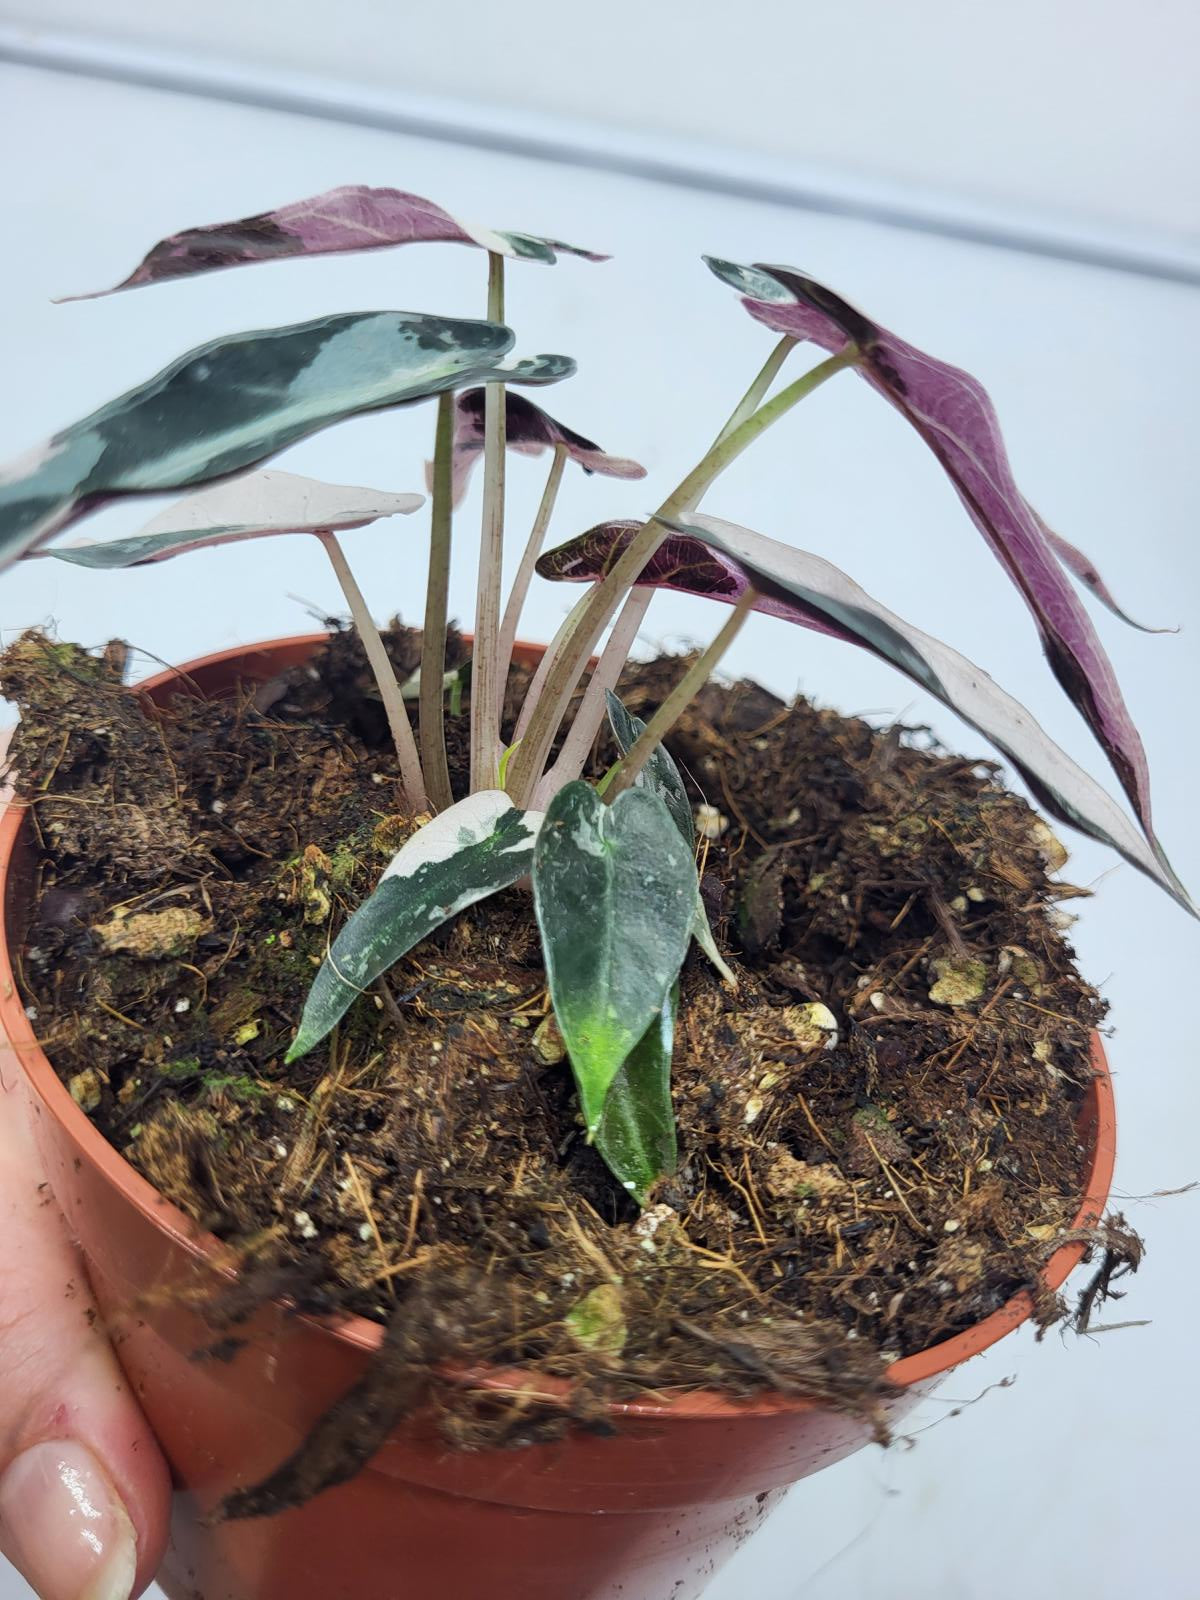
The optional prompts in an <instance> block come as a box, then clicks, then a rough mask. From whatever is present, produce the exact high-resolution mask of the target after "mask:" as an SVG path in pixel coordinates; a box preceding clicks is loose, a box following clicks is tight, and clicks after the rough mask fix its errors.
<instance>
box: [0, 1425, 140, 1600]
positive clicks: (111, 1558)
mask: <svg viewBox="0 0 1200 1600" xmlns="http://www.w3.org/2000/svg"><path fill="white" fill-rule="evenodd" d="M0 1549H2V1550H3V1552H4V1554H5V1555H6V1556H7V1557H8V1559H9V1560H10V1561H11V1562H12V1564H13V1566H14V1567H16V1568H17V1570H18V1571H19V1572H20V1574H21V1576H22V1577H23V1578H24V1579H25V1581H26V1582H27V1583H28V1584H29V1585H30V1586H31V1587H32V1588H33V1589H36V1591H37V1593H38V1595H39V1597H40V1600H129V1596H130V1593H131V1591H132V1589H133V1580H134V1574H135V1572H136V1570H137V1543H136V1540H135V1539H134V1535H133V1527H132V1524H131V1523H130V1521H129V1517H128V1515H127V1514H126V1511H125V1507H124V1506H123V1505H122V1504H121V1500H120V1497H119V1495H118V1494H117V1492H116V1490H115V1489H114V1488H113V1486H112V1484H111V1483H110V1482H109V1481H108V1477H107V1476H106V1474H105V1473H104V1471H103V1469H102V1468H101V1466H100V1463H99V1462H98V1461H97V1460H96V1458H95V1456H93V1455H92V1453H91V1451H90V1450H85V1449H84V1447H83V1446H82V1445H81V1444H77V1443H76V1442H75V1441H74V1440H73V1439H52V1440H48V1441H47V1442H46V1443H45V1444H35V1445H34V1446H33V1447H32V1449H29V1450H26V1451H25V1453H24V1454H23V1455H19V1456H18V1457H17V1458H16V1460H15V1461H14V1462H13V1463H12V1464H11V1466H10V1467H9V1468H8V1471H7V1472H5V1474H4V1476H3V1477H2V1478H0Z"/></svg>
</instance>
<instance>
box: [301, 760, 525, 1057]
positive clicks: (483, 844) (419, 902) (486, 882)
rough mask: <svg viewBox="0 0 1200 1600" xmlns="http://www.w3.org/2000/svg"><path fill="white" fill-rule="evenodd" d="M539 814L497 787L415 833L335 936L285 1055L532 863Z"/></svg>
mask: <svg viewBox="0 0 1200 1600" xmlns="http://www.w3.org/2000/svg"><path fill="white" fill-rule="evenodd" d="M541 820H542V819H541V816H540V815H539V814H538V813H537V812H534V811H518V810H517V809H516V807H515V806H514V805H513V803H512V801H511V800H510V799H509V797H508V796H507V795H506V794H504V793H503V792H502V791H501V790H499V789H484V790H481V791H480V792H479V793H477V794H472V795H468V796H467V798H466V799H465V800H460V801H459V802H458V804H457V805H454V806H451V807H450V808H449V809H448V810H446V811H443V812H441V813H440V815H438V816H436V817H434V819H433V820H432V822H427V823H426V824H425V826H424V827H423V828H421V829H419V830H418V832H416V833H415V834H414V835H413V836H412V838H411V839H409V840H408V841H407V843H405V844H404V845H403V846H402V847H401V849H400V850H399V851H398V852H397V853H396V855H395V856H394V857H393V859H392V861H391V863H390V865H389V866H388V867H387V869H386V871H385V872H384V874H383V876H382V878H380V880H379V884H378V887H377V888H376V889H375V891H374V893H373V894H371V895H370V896H369V897H368V898H367V899H366V900H364V901H363V903H362V905H361V906H359V908H358V910H357V911H356V912H355V913H354V915H353V916H352V917H351V918H350V920H349V922H348V923H347V924H346V926H345V927H344V928H343V929H342V931H341V933H339V934H338V936H337V939H336V940H335V941H334V945H333V949H332V950H331V951H330V952H329V954H328V955H327V956H326V958H325V960H324V962H323V964H322V966H321V969H320V971H319V972H318V973H317V976H316V980H315V981H314V983H313V986H312V988H311V989H310V990H309V994H308V999H307V1000H306V1001H305V1002H304V1013H303V1015H302V1017H301V1019H300V1027H299V1029H298V1030H297V1032H296V1037H295V1039H294V1040H293V1041H292V1046H291V1048H290V1050H289V1051H288V1053H287V1060H288V1061H295V1060H296V1059H297V1058H298V1057H299V1056H302V1055H306V1054H307V1052H308V1051H309V1050H311V1049H312V1048H313V1046H314V1045H316V1044H319V1043H320V1041H321V1040H322V1039H323V1038H324V1037H325V1035H326V1034H327V1033H328V1032H329V1030H330V1029H331V1028H332V1027H333V1026H334V1024H335V1023H336V1022H338V1021H340V1020H341V1018H342V1017H343V1016H344V1015H345V1014H346V1012H347V1011H348V1010H349V1008H350V1006H351V1005H353V1003H354V1001H355V1000H357V999H358V997H359V995H360V994H362V992H363V991H364V990H365V989H366V988H367V987H368V985H370V984H372V983H374V982H375V980H376V978H379V977H381V976H382V975H383V974H384V973H385V972H386V971H387V970H388V968H389V967H391V966H394V965H395V963H396V962H397V961H399V959H400V957H401V956H402V955H405V954H406V953H407V952H408V951H409V950H411V949H412V947H413V946H414V945H415V944H419V943H420V941H421V940H422V939H424V938H425V937H426V935H427V934H430V933H432V932H433V930H434V929H435V928H437V927H440V925H441V924H442V923H443V922H448V921H449V920H450V918H451V917H456V916H457V915H458V913H459V912H460V911H465V910H466V908H467V907H468V906H473V905H474V904H475V903H476V901H478V900H483V899H486V897H487V896H488V895H491V894H495V893H496V892H497V890H499V889H507V888H508V887H509V886H510V885H511V884H514V883H516V882H517V881H518V880H519V879H521V878H523V877H524V876H525V875H526V873H527V872H529V870H530V868H531V867H532V865H533V847H534V840H535V839H536V838H537V832H538V827H539V825H540V823H541Z"/></svg>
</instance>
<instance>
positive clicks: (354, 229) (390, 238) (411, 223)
mask: <svg viewBox="0 0 1200 1600" xmlns="http://www.w3.org/2000/svg"><path fill="white" fill-rule="evenodd" d="M419 243H446V244H469V245H476V246H478V248H479V249H481V250H489V251H492V252H495V253H496V254H499V255H505V256H511V257H513V258H515V259H518V260H526V261H541V262H544V263H546V264H548V265H549V264H553V262H554V261H555V259H556V257H557V255H558V253H559V252H563V253H565V254H568V255H574V256H582V257H583V259H584V260H586V261H607V260H608V257H607V256H604V255H599V254H597V253H596V252H595V251H592V250H581V249H579V248H578V247H577V246H575V245H570V244H564V243H563V242H562V240H561V239H542V238H538V237H536V236H535V235H533V234H524V233H501V232H497V231H494V230H492V229H491V228H479V227H475V226H473V225H472V224H470V223H466V222H460V221H459V220H458V218H457V217H453V216H451V215H450V213H449V212H448V211H443V210H442V208H441V206H438V205H434V203H433V201H432V200H425V199H422V197H421V196H420V195H417V194H406V193H405V192H404V191H403V190H402V189H378V188H372V187H370V186H369V185H367V184H361V183H355V184H346V185H344V186H343V187H341V188H339V189H330V190H328V192H327V193H325V194H318V195H313V196H312V197H311V198H310V199H308V200H296V201H293V202H292V203H291V204H290V205H286V206H280V207H279V208H278V210H275V211H260V212H258V213H257V214H256V215H255V216H252V217H240V218H239V219H238V220H237V221H236V222H215V223H211V224H209V225H208V226H205V227H200V228H185V229H183V231H182V232H180V233H172V234H169V235H168V237H167V238H165V239H160V240H159V241H158V243H157V244H156V245H155V246H154V247H153V248H152V249H151V250H150V251H149V252H148V254H147V255H146V256H145V257H144V259H143V260H142V261H141V262H140V263H139V264H138V265H137V266H136V267H135V268H134V270H133V271H132V272H131V273H130V274H129V276H128V277H127V278H123V279H122V280H121V282H120V283H118V284H114V285H113V287H112V288H111V289H96V290H94V291H92V292H91V293H90V294H74V295H65V296H63V300H97V299H100V298H101V297H102V296H103V295H108V294H116V293H118V292H119V291H120V290H122V289H137V288H140V287H142V286H143V285H144V284H150V283H163V282H165V281H166V280H167V279H169V278H190V277H193V276H194V275H195V274H197V273H201V272H214V271H218V270H220V269H221V268H223V267H237V266H245V265H248V264H250V263H252V262H256V261H279V260H285V259H287V258H289V257H292V256H315V255H328V254H334V253H340V252H342V251H347V250H383V249H387V248H389V247H391V246H393V245H401V244H419Z"/></svg>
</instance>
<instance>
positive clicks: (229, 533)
mask: <svg viewBox="0 0 1200 1600" xmlns="http://www.w3.org/2000/svg"><path fill="white" fill-rule="evenodd" d="M424 503H425V500H424V496H423V495H419V494H389V493H388V492H387V491H386V490H384V489H358V488H351V487H350V486H349V485H348V484H339V483H320V482H318V481H317V479H315V478H300V477H297V475H296V474H295V473H294V472H278V471H268V472H253V473H249V474H247V475H246V476H245V477H241V478H234V479H232V480H231V481H230V482H228V483H220V484H217V485H216V486H215V487H214V488H211V489H202V490H201V491H200V493H199V494H193V495H189V496H188V497H187V499H186V500H177V501H176V502H175V504H174V505H171V506H168V507H167V508H166V510H165V511H162V512H160V513H159V515H158V516H157V517H154V518H152V520H151V521H149V522H148V523H147V524H146V526H145V527H144V528H143V529H142V531H141V532H140V533H134V534H131V535H130V536H129V537H128V538H125V539H109V540H107V541H105V542H102V543H97V544H81V545H65V546H63V547H62V548H61V549H58V550H47V549H42V550H31V551H29V552H28V553H27V555H26V556H25V559H26V560H27V561H28V560H34V559H38V558H41V557H43V556H53V557H54V558H55V560H57V561H70V562H72V563H73V564H74V565H75V566H77V567H94V568H105V569H111V568H116V567H143V566H148V565H149V564H150V563H151V562H155V561H166V560H168V559H169V558H170V557H171V556H177V555H182V553H183V552H184V551H185V550H202V549H205V548H206V547H208V546H210V545H218V544H235V543H236V542H237V541H238V540H239V539H262V538H269V537H270V536H271V535H273V534H279V533H315V532H318V531H321V532H325V531H332V530H333V529H335V528H361V527H364V526H365V525H366V524H367V523H368V522H375V521H377V520H378V519H379V518H380V517H394V516H398V515H401V514H407V513H408V512H410V511H416V510H417V508H418V507H419V506H421V505H424Z"/></svg>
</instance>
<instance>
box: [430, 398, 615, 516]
mask: <svg viewBox="0 0 1200 1600" xmlns="http://www.w3.org/2000/svg"><path fill="white" fill-rule="evenodd" d="M485 394H486V391H485V390H484V389H464V390H463V392H462V393H461V394H458V395H455V397H454V455H453V463H454V465H453V474H454V489H453V497H454V504H455V505H457V504H458V502H459V501H460V500H461V499H462V497H463V495H464V494H465V493H466V488H467V482H468V480H469V479H470V476H471V468H472V467H473V466H474V465H475V463H476V461H477V460H478V459H479V458H480V456H481V455H482V454H483V445H484V397H485ZM504 412H505V422H504V438H505V443H506V446H507V448H508V449H509V450H515V451H516V452H517V454H518V455H523V456H539V455H541V454H542V452H543V451H545V450H553V449H554V448H555V447H556V446H558V447H561V448H562V449H563V450H564V451H565V452H566V455H567V459H568V460H570V461H574V462H575V464H576V465H577V466H579V467H582V468H583V470H584V471H585V472H598V473H600V475H601V476H602V477H605V478H644V477H645V476H646V469H645V467H643V466H642V465H641V464H640V463H639V462H637V461H630V460H628V459H627V458H626V457H624V456H610V455H609V454H607V452H606V451H604V450H602V449H601V448H600V446H599V445H598V444H595V443H593V441H592V440H591V439H585V438H584V436H583V434H581V433H576V432H575V430H574V428H568V427H567V425H566V423H565V422H559V421H558V420H557V418H555V417H552V416H551V415H550V413H549V412H548V411H543V410H542V408H541V406H535V405H534V403H533V401H532V400H526V398H525V396H524V395H521V394H513V393H512V391H511V390H508V391H506V393H505V396H504ZM425 480H426V487H427V488H430V489H432V487H433V465H432V463H429V464H428V465H427V466H426V469H425Z"/></svg>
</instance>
